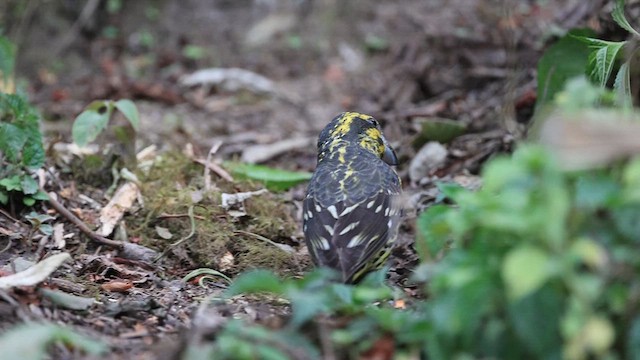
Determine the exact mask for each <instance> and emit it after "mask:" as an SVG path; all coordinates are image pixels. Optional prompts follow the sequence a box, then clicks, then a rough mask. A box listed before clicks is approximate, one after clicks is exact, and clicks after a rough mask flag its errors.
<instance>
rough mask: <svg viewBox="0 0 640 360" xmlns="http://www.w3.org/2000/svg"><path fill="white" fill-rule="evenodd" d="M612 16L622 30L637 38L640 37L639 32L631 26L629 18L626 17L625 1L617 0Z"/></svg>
mask: <svg viewBox="0 0 640 360" xmlns="http://www.w3.org/2000/svg"><path fill="white" fill-rule="evenodd" d="M611 16H612V17H613V20H614V21H615V22H616V23H617V24H618V25H619V26H620V27H621V28H623V29H625V30H627V31H628V32H630V33H631V34H633V35H634V36H636V37H640V33H638V31H636V29H634V28H633V27H632V26H631V24H629V21H627V18H626V17H625V16H624V0H616V2H615V4H614V6H613V11H612V12H611Z"/></svg>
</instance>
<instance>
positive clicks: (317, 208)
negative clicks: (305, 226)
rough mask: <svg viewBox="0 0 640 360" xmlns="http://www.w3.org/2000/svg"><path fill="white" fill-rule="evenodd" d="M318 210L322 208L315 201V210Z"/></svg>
mask: <svg viewBox="0 0 640 360" xmlns="http://www.w3.org/2000/svg"><path fill="white" fill-rule="evenodd" d="M320 211H322V208H321V207H320V205H318V204H317V203H316V212H320Z"/></svg>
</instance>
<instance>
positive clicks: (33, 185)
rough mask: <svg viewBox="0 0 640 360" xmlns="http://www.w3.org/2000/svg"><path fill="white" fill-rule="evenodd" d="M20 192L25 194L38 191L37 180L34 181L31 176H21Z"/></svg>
mask: <svg viewBox="0 0 640 360" xmlns="http://www.w3.org/2000/svg"><path fill="white" fill-rule="evenodd" d="M21 186H22V193H24V194H26V195H31V194H35V193H37V192H38V182H37V181H35V180H34V179H33V178H32V177H31V176H28V175H25V176H23V177H22V181H21Z"/></svg>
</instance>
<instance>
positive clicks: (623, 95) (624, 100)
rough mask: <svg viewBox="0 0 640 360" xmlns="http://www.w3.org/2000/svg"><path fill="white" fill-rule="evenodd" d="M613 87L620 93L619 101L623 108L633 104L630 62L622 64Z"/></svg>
mask: <svg viewBox="0 0 640 360" xmlns="http://www.w3.org/2000/svg"><path fill="white" fill-rule="evenodd" d="M613 89H614V90H615V91H616V93H617V94H618V98H617V99H618V103H619V105H620V106H621V107H623V108H631V107H632V106H633V98H632V97H631V96H632V95H631V77H630V75H629V63H628V62H625V63H624V64H622V65H620V69H618V73H617V74H616V79H615V81H614V83H613Z"/></svg>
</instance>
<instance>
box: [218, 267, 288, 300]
mask: <svg viewBox="0 0 640 360" xmlns="http://www.w3.org/2000/svg"><path fill="white" fill-rule="evenodd" d="M285 290H286V286H285V284H284V283H283V282H282V280H281V279H280V278H279V277H277V276H276V275H275V274H274V273H272V272H270V271H267V270H254V271H250V272H248V273H245V274H242V275H240V276H239V277H238V278H237V279H236V280H235V281H234V282H233V283H232V284H231V286H229V289H227V291H226V292H225V295H226V296H234V295H238V294H242V293H257V292H268V293H273V294H283V293H284V292H285Z"/></svg>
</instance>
